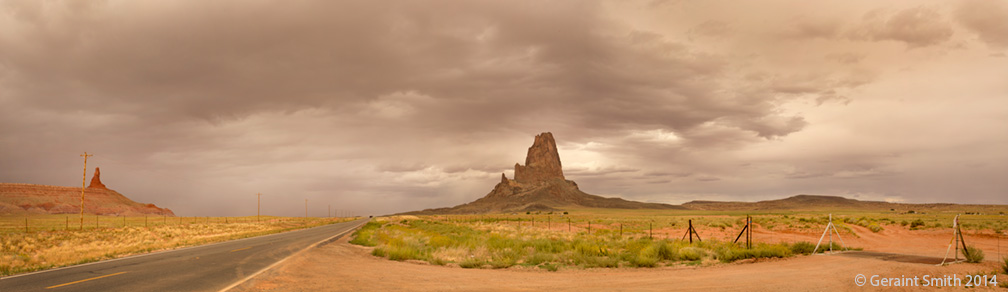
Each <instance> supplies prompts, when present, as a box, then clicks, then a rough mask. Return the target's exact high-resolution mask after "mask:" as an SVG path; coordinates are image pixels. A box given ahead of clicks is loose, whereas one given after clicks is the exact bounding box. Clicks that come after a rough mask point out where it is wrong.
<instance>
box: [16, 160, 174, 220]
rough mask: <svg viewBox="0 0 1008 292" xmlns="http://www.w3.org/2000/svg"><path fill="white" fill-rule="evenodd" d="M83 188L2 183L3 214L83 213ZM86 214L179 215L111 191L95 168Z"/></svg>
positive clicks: (86, 202) (88, 188)
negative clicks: (81, 202) (81, 209)
mask: <svg viewBox="0 0 1008 292" xmlns="http://www.w3.org/2000/svg"><path fill="white" fill-rule="evenodd" d="M80 199H81V189H80V188H78V187H59V186H46V185H34V184H16V183H0V215H2V214H76V213H77V212H80ZM84 213H87V214H98V215H123V216H139V215H144V214H151V215H165V216H175V213H174V212H172V210H170V209H168V208H159V207H158V206H155V205H154V204H141V203H137V202H134V201H133V200H130V199H129V198H127V197H126V196H123V195H122V194H120V193H118V192H116V191H114V190H110V189H108V188H107V187H105V185H104V184H102V182H101V172H100V171H99V170H98V168H97V167H95V173H94V177H92V178H91V185H90V186H88V187H87V188H86V189H84Z"/></svg>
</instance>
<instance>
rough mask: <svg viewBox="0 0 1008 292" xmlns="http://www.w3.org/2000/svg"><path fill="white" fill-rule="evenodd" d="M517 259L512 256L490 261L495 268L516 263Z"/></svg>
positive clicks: (506, 266)
mask: <svg viewBox="0 0 1008 292" xmlns="http://www.w3.org/2000/svg"><path fill="white" fill-rule="evenodd" d="M515 262H516V261H515V259H514V258H513V257H510V256H505V257H500V258H496V259H494V260H493V261H491V262H490V267H491V268H494V269H504V268H509V267H511V266H514V265H515Z"/></svg>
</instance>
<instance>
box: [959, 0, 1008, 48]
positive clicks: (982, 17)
mask: <svg viewBox="0 0 1008 292" xmlns="http://www.w3.org/2000/svg"><path fill="white" fill-rule="evenodd" d="M955 18H956V20H958V21H959V22H960V23H962V24H963V25H964V26H966V28H968V29H970V30H971V31H973V32H974V33H976V34H977V35H978V36H980V39H981V40H983V41H984V42H985V43H987V45H989V46H991V47H994V48H998V49H1005V48H1006V47H1008V22H1006V21H1004V20H1005V19H1008V5H1005V3H1003V2H1000V1H962V2H961V4H960V6H959V8H958V9H957V10H956V13H955Z"/></svg>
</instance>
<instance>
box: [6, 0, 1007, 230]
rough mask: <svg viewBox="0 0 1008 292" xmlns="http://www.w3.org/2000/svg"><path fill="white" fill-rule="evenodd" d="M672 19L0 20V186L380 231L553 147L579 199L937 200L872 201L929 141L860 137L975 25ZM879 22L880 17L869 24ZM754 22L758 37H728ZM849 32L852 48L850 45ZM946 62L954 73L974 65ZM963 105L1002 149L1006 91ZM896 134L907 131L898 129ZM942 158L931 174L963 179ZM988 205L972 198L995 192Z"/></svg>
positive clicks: (42, 16)
mask: <svg viewBox="0 0 1008 292" xmlns="http://www.w3.org/2000/svg"><path fill="white" fill-rule="evenodd" d="M666 4H674V5H656V6H648V5H645V6H644V7H637V5H636V4H622V3H612V2H589V1H559V2H549V3H540V2H506V1H418V2H405V3H404V2H394V1H351V2H324V1H307V2H298V3H279V2H269V1H267V2H259V3H244V2H243V3H235V2H226V1H225V2H215V3H204V2H200V1H175V2H169V3H136V2H114V1H112V2H83V3H47V2H31V1H25V2H17V1H12V2H3V3H2V4H0V5H3V8H2V9H0V88H3V90H0V134H2V135H0V145H2V147H3V149H4V150H5V151H3V154H0V164H2V166H3V167H0V181H4V182H25V183H40V184H53V185H68V186H69V185H74V183H75V182H77V181H78V180H79V177H77V176H78V175H80V169H79V167H80V165H79V164H80V161H78V159H77V158H78V156H77V155H78V154H80V153H79V152H83V151H89V152H93V153H95V154H96V156H95V157H93V158H92V159H93V160H89V166H90V165H92V164H94V165H97V166H100V167H102V170H103V174H105V175H104V176H103V180H105V181H106V184H107V185H109V186H110V187H111V188H113V189H116V190H118V191H120V192H122V193H124V194H127V195H128V196H130V197H131V198H134V199H136V200H137V201H143V202H153V203H157V204H158V205H164V206H168V207H170V208H173V209H175V210H176V211H177V212H178V213H179V214H182V215H209V214H220V215H239V214H246V213H247V211H248V210H254V201H252V199H251V198H254V194H255V193H256V192H262V193H264V194H266V195H264V200H266V198H269V200H271V201H270V202H271V203H270V206H271V208H273V210H272V211H271V212H275V213H276V214H287V215H296V214H299V213H300V210H302V208H303V203H304V201H303V199H305V198H307V199H309V201H310V202H317V204H318V205H317V206H322V204H323V203H324V204H326V205H328V204H329V202H331V204H333V205H339V208H341V209H355V210H358V211H361V212H376V213H388V212H398V211H407V210H415V209H422V208H430V207H441V206H449V205H454V204H460V203H464V202H468V201H471V200H473V199H475V198H478V197H480V196H482V195H484V194H485V193H486V192H487V191H489V190H490V188H492V185H493V183H495V182H496V181H497V180H499V176H500V173H501V172H504V173H505V174H506V175H508V176H509V177H511V176H513V173H511V172H512V167H513V165H514V163H515V162H521V161H524V155H525V149H526V148H527V147H528V146H529V143H531V137H532V136H533V135H534V134H537V133H539V132H542V131H552V132H553V133H554V134H555V136H556V137H557V139H558V143H559V146H560V147H561V153H560V155H561V158H562V159H563V162H564V165H565V166H566V167H567V173H568V176H569V177H571V178H572V179H575V180H577V181H578V183H579V185H581V188H582V189H584V190H585V191H587V192H589V193H597V194H602V195H619V196H622V197H625V198H628V199H639V200H645V201H663V202H672V203H676V202H681V201H688V200H690V199H700V198H711V199H716V198H732V199H736V200H749V199H767V198H777V197H779V196H780V195H781V194H793V193H803V192H805V193H815V192H820V193H833V194H847V193H850V194H857V195H859V196H864V197H871V196H876V197H879V198H890V197H897V196H899V197H900V198H905V199H907V200H933V199H932V198H941V194H939V193H937V192H932V191H929V190H928V189H927V188H926V187H920V188H905V189H901V188H898V187H893V186H891V185H890V184H887V183H884V182H882V181H880V177H886V178H887V179H889V178H891V179H892V181H911V180H913V179H914V178H916V177H923V176H931V175H934V174H931V173H929V172H927V173H926V172H923V171H921V172H914V171H906V169H903V168H909V167H910V166H912V165H914V164H913V163H916V162H915V161H917V160H918V159H921V158H920V157H921V156H917V155H921V154H920V153H921V152H920V151H923V150H920V149H919V148H920V147H919V146H916V145H917V144H911V143H909V142H906V141H915V139H913V137H906V136H900V135H895V134H893V133H881V134H877V133H876V134H863V135H853V136H851V135H850V134H849V133H852V132H855V133H874V132H872V131H874V130H878V129H885V128H886V127H887V126H886V125H890V124H895V125H896V126H893V127H897V128H900V129H902V130H901V131H896V130H893V131H894V132H898V133H914V132H916V131H921V130H920V129H921V128H933V127H935V126H936V125H933V124H931V122H932V121H934V120H936V119H933V118H927V117H926V115H924V114H923V113H927V111H928V109H930V108H932V107H934V106H935V105H936V104H942V103H943V101H942V100H943V99H942V98H937V97H933V96H932V95H933V94H936V93H935V92H943V90H940V89H934V90H931V91H928V92H916V93H914V94H913V95H914V96H915V99H914V101H913V102H905V103H903V102H896V101H892V100H894V99H896V98H904V97H906V96H908V94H910V93H905V92H906V91H908V90H906V88H917V87H920V86H908V85H906V84H905V83H900V82H904V80H912V81H919V80H922V79H921V78H923V80H928V81H927V82H926V83H927V84H932V83H934V82H933V80H935V79H934V78H947V79H949V80H958V79H957V78H962V76H965V75H969V74H957V75H943V74H940V73H936V72H940V70H938V69H933V71H926V72H924V73H927V74H934V76H932V75H926V74H925V75H913V74H911V73H907V72H911V71H906V72H904V71H900V70H899V68H904V67H908V66H909V65H908V63H911V64H913V63H914V62H917V60H918V59H920V58H921V55H924V54H931V53H933V51H932V50H931V49H932V48H933V47H936V45H938V44H942V43H945V42H947V41H948V39H949V38H950V37H951V36H950V34H951V31H946V30H947V29H949V27H951V26H952V25H954V24H957V23H961V24H963V25H964V26H966V27H967V28H971V29H974V30H977V31H978V34H980V35H981V39H982V40H984V41H987V42H990V38H991V37H989V36H988V37H984V34H983V33H981V32H979V31H981V30H979V29H977V27H984V28H986V27H991V26H990V25H987V23H989V21H986V22H985V20H983V19H986V18H984V17H985V16H984V15H975V14H976V12H963V11H965V10H963V9H965V8H963V9H960V10H958V12H957V13H956V14H955V17H956V20H957V21H956V22H954V23H951V22H946V21H944V20H943V19H942V15H946V11H941V10H940V9H938V8H934V9H932V8H919V7H903V8H902V9H897V10H894V11H895V12H893V11H891V10H885V11H883V10H879V9H880V8H879V7H875V6H872V5H864V7H858V9H850V10H849V11H847V10H845V11H842V12H835V13H834V12H830V13H834V14H830V15H827V16H828V17H826V18H824V19H829V21H818V20H814V19H819V18H814V19H813V20H809V19H805V18H796V17H797V16H798V15H804V14H805V13H804V12H807V11H800V10H793V11H792V10H790V9H771V8H772V7H750V8H745V7H727V8H726V7H719V6H717V4H716V3H715V4H711V3H702V2H700V3H685V2H677V3H666ZM704 5H711V6H713V8H711V7H707V6H704ZM683 6H689V7H688V8H690V9H696V10H695V11H698V12H697V13H692V12H690V11H694V10H690V11H686V10H684V7H683ZM634 9H640V10H634ZM869 11H883V12H876V15H875V16H871V17H868V18H867V19H863V18H862V17H863V16H864V15H865V14H867V13H868V12H869ZM663 13H672V14H670V15H666V14H663ZM676 13H678V14H676ZM754 13H755V14H761V15H762V14H765V15H766V16H765V17H761V18H758V19H755V18H746V17H735V16H734V15H741V16H745V15H755V14H754ZM638 14H640V15H638ZM677 15H678V16H682V17H673V16H677ZM974 15H975V16H974ZM640 19H657V20H656V21H655V23H650V24H646V23H645V24H642V23H638V22H636V21H638V20H640ZM723 19H732V22H731V23H728V22H723ZM760 19H779V20H781V22H779V23H777V22H772V21H771V22H767V21H763V20H760ZM795 19H798V20H795ZM662 21H669V22H668V23H664V22H662ZM676 21H682V23H678V22H676ZM976 23H979V24H976ZM852 30H853V31H856V32H857V34H856V36H857V39H856V40H851V39H849V38H846V37H844V36H846V35H844V32H848V31H852ZM989 31H992V32H995V33H994V34H993V35H996V28H992V29H989ZM782 35H784V36H788V37H787V38H785V39H784V40H782V39H781V36H782ZM862 40H877V41H884V40H893V41H898V42H901V43H905V44H907V46H909V47H913V48H915V49H914V50H912V52H910V53H905V52H898V53H897V54H892V53H890V52H889V51H886V50H887V47H885V44H884V42H864V41H862ZM994 40H996V37H994ZM995 43H996V42H995ZM964 50H965V49H964ZM915 54H921V55H915ZM949 54H950V55H949V56H948V57H946V59H940V60H941V63H938V64H939V65H936V66H938V68H942V67H941V66H949V65H946V64H950V63H955V62H954V61H955V60H956V59H955V58H964V57H963V56H966V55H964V54H963V55H960V54H957V53H954V52H953V53H949ZM904 55H905V57H904ZM824 56H826V57H825V59H824ZM894 56H895V57H894ZM932 56H933V55H932ZM932 59H934V58H932ZM1002 59H1003V58H1002ZM908 60H909V61H908ZM968 64H986V63H983V62H972V63H968ZM996 65H997V64H995V63H990V64H988V65H984V66H991V68H995V67H996ZM977 66H980V65H977ZM991 68H987V67H982V66H981V67H976V68H974V67H964V68H952V69H954V70H950V72H963V71H967V70H995V69H991ZM957 70H958V71H957ZM915 74H916V73H915ZM921 74H923V73H921ZM950 74H951V73H950ZM921 76H924V77H921ZM982 76H991V74H983V75H982ZM915 78H916V79H915ZM960 82H963V83H965V84H970V85H977V86H970V87H967V88H966V89H964V90H963V93H962V94H958V93H957V94H956V95H957V96H968V97H963V98H969V99H970V100H971V101H973V102H971V103H968V104H976V105H978V106H976V107H973V106H970V107H963V108H961V109H959V108H956V109H953V113H954V114H953V115H954V116H957V117H959V118H957V119H950V120H949V122H948V123H950V124H956V125H958V126H961V127H964V128H970V129H974V130H973V131H970V132H966V133H960V134H961V135H963V138H960V139H964V140H969V141H980V142H976V143H987V144H989V145H1003V139H1002V140H998V139H996V138H984V137H989V136H991V135H990V133H996V132H997V130H998V129H997V128H993V129H990V128H983V127H969V126H968V125H973V123H974V122H976V119H980V118H990V117H997V116H998V114H999V113H998V112H993V113H991V112H987V111H988V110H989V109H992V108H1002V107H998V106H992V105H991V104H988V103H989V101H987V99H985V98H992V97H991V96H999V95H998V94H1000V92H997V91H996V89H997V88H999V87H997V86H996V85H989V84H987V83H984V84H979V81H972V80H971V81H960ZM971 82H973V83H971ZM988 82H990V83H995V81H988ZM950 84H960V83H950ZM949 86H952V85H949ZM894 88H896V89H894ZM991 88H994V89H991ZM880 96H881V97H880ZM924 97H931V98H932V99H928V98H924ZM890 101H892V102H890ZM877 102H883V103H881V105H880V106H878V107H873V106H874V105H877V104H876V103H877ZM979 105H985V106H979ZM877 111H881V112H883V113H885V114H880V113H878V112H877ZM893 113H906V114H907V116H905V117H903V119H897V118H892V119H893V120H888V119H886V118H888V117H891V116H894V114H893ZM913 113H921V114H919V115H911V114H913ZM882 117H885V118H882ZM990 119H994V120H995V121H994V122H991V121H986V122H987V123H989V124H995V125H996V124H998V123H997V122H998V121H999V120H997V118H990ZM904 120H905V121H912V122H901V121H904ZM894 121H895V123H894ZM832 137H845V138H848V139H849V141H842V142H838V141H834V140H833V138H832ZM896 137H899V138H896ZM953 140H954V139H953ZM852 141H855V142H852ZM856 141H865V142H856ZM920 143H924V142H920ZM927 143H933V142H931V141H928V142H927ZM949 143H954V141H953V142H941V143H939V144H941V145H946V146H947V147H948V149H952V150H942V151H939V152H940V153H939V154H940V155H938V156H943V157H946V156H947V157H955V155H954V153H955V150H954V149H956V148H955V147H953V146H951V145H952V144H949ZM838 145H847V146H846V147H839V146H838ZM878 145H892V146H886V147H881V146H878ZM810 149H811V150H810ZM935 151H937V150H935ZM992 151H993V150H990V149H986V150H984V149H980V150H976V151H975V152H978V153H997V152H992ZM809 152H814V153H815V154H816V155H811V154H809V155H804V154H802V153H809ZM880 152H885V153H891V152H900V153H904V154H905V155H903V156H901V158H885V157H887V156H880V155H879V154H878V153H880ZM827 160H828V161H832V162H822V161H827ZM967 160H969V161H968V162H976V161H974V160H976V159H973V158H971V159H967ZM994 161H998V160H994ZM1001 161H1003V160H1001ZM946 166H948V164H947V163H945V162H941V161H938V162H935V164H934V165H928V166H926V167H922V168H923V169H940V168H942V167H946ZM1003 167H1004V165H1002V164H998V163H993V165H990V166H987V167H984V168H982V167H974V168H971V169H970V170H969V171H968V173H972V174H974V175H975V177H978V178H983V177H989V176H990V175H992V174H991V173H996V171H999V170H1001V169H1002V168H1003ZM803 174H805V176H808V178H806V179H802V180H795V179H789V177H793V176H803ZM75 177H76V178H75ZM934 181H935V183H941V182H943V181H942V180H934ZM963 181H965V182H972V183H974V184H975V183H976V180H969V179H965V180H963ZM977 188H978V189H974V191H976V193H977V194H980V195H977V196H978V197H974V199H975V200H976V201H984V200H987V199H986V197H984V195H989V194H993V193H997V192H998V191H999V190H1003V189H1004V188H1003V187H1000V186H996V185H995V186H989V187H987V188H981V187H977Z"/></svg>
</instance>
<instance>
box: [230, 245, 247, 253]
mask: <svg viewBox="0 0 1008 292" xmlns="http://www.w3.org/2000/svg"><path fill="white" fill-rule="evenodd" d="M250 248H252V247H251V246H250V247H246V248H239V249H236V250H232V251H231V252H236V251H241V250H246V249H250Z"/></svg>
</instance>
